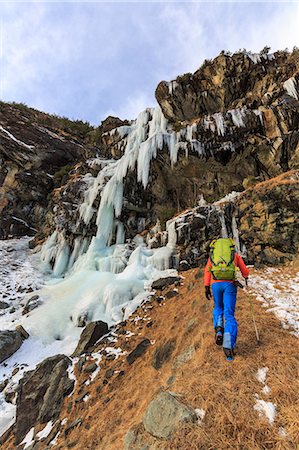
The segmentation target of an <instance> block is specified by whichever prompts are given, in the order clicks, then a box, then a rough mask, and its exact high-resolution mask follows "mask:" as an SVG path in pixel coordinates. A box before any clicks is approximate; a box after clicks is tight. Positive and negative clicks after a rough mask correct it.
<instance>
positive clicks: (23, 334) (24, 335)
mask: <svg viewBox="0 0 299 450" xmlns="http://www.w3.org/2000/svg"><path fill="white" fill-rule="evenodd" d="M16 331H17V332H18V333H20V335H21V337H22V339H28V338H29V336H30V335H29V333H28V331H26V330H25V328H24V327H23V326H22V325H17V326H16Z"/></svg>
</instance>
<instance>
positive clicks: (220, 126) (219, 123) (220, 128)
mask: <svg viewBox="0 0 299 450" xmlns="http://www.w3.org/2000/svg"><path fill="white" fill-rule="evenodd" d="M213 117H214V120H215V123H216V127H217V133H218V136H224V133H225V131H224V118H223V114H222V113H215V114H213Z"/></svg>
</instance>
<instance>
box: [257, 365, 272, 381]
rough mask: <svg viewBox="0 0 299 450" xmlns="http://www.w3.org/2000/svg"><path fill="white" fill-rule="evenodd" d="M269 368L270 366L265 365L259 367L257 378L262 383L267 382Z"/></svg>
mask: <svg viewBox="0 0 299 450" xmlns="http://www.w3.org/2000/svg"><path fill="white" fill-rule="evenodd" d="M268 370H269V367H263V368H262V369H258V371H257V374H256V378H257V379H258V381H259V382H260V383H263V384H265V381H266V376H267V372H268Z"/></svg>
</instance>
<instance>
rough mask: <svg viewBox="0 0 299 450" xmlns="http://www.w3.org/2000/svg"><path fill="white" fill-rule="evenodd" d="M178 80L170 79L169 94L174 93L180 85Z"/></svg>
mask: <svg viewBox="0 0 299 450" xmlns="http://www.w3.org/2000/svg"><path fill="white" fill-rule="evenodd" d="M178 85H179V84H178V82H177V81H175V80H174V81H170V82H169V83H168V91H169V94H170V95H172V94H173V91H174V90H175V89H176V88H177V87H178Z"/></svg>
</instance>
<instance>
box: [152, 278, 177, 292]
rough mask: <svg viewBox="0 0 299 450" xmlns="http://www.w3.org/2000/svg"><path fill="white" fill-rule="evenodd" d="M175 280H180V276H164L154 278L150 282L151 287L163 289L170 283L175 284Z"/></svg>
mask: <svg viewBox="0 0 299 450" xmlns="http://www.w3.org/2000/svg"><path fill="white" fill-rule="evenodd" d="M177 281H180V277H165V278H159V280H155V281H153V282H152V285H151V288H152V289H163V288H165V287H166V286H170V285H171V284H175V283H176V282H177Z"/></svg>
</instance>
